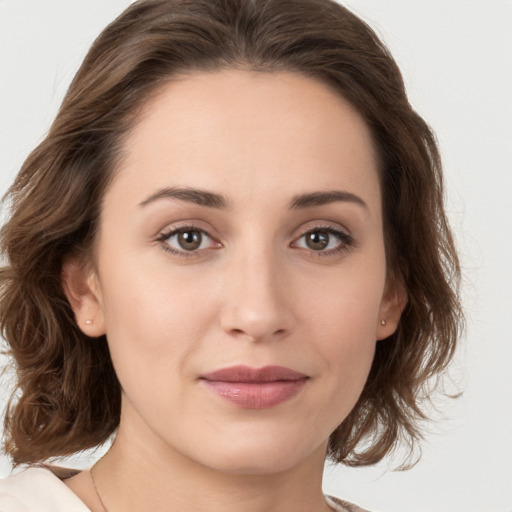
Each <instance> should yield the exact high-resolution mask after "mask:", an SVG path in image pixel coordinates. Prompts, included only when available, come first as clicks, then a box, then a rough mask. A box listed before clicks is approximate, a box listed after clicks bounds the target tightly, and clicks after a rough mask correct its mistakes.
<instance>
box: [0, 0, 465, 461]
mask: <svg viewBox="0 0 512 512" xmlns="http://www.w3.org/2000/svg"><path fill="white" fill-rule="evenodd" d="M225 68H245V69H251V70H256V71H261V72H271V71H275V70H288V71H293V72H298V73H301V74H303V75H306V76H311V77H315V78H316V79H320V80H322V81H323V82H324V83H326V84H328V85H330V86H331V87H334V88H335V90H337V91H338V92H339V94H341V95H342V96H344V97H345V98H346V99H347V100H348V101H350V102H351V103H352V105H353V106H355V108H356V109H357V110H358V111H359V112H360V113H361V114H362V116H363V117H364V119H365V120H366V122H367V124H368V125H369V127H370V128H371V130H372V132H373V136H374V139H375V144H376V147H377V150H378V153H379V156H380V160H381V183H382V196H383V215H384V225H385V228H384V229H385V240H386V252H387V260H388V268H389V270H390V273H391V274H392V275H394V276H395V277H396V278H398V279H400V280H402V281H403V283H404V285H405V288H406V290H407V294H408V305H407V307H406V309H405V311H404V312H403V315H402V318H401V321H400V325H399V327H398V330H397V331H396V333H395V334H394V335H393V336H391V337H390V338H389V339H387V340H385V341H381V342H379V343H378V344H377V348H376V354H375V359H374V362H373V366H372V369H371V372H370V375H369V378H368V381H367V383H366V385H365V387H364V390H363V392H362V394H361V397H360V399H359V401H358V403H357V405H356V406H355V408H354V409H353V411H352V412H351V413H350V414H349V416H348V417H347V418H346V419H345V421H343V423H342V424H341V425H340V426H339V427H338V428H337V429H336V430H335V432H334V433H333V434H332V435H331V438H330V443H329V452H328V455H329V456H330V458H331V459H332V460H334V461H336V462H342V463H345V464H349V465H366V464H373V463H376V462H377V461H379V460H380V459H382V458H383V457H384V456H385V455H386V454H387V453H388V452H390V451H391V450H392V449H393V448H394V447H395V446H396V445H397V443H398V442H399V441H403V442H405V443H407V444H408V445H409V446H411V447H412V446H415V445H416V441H418V439H420V438H421V434H420V428H419V423H420V420H421V419H423V418H424V417H425V415H424V413H423V410H422V407H421V406H422V399H423V398H424V397H428V395H429V392H430V391H431V389H430V388H431V386H430V383H432V381H433V380H435V379H432V377H435V376H437V375H440V374H441V373H442V372H443V370H444V369H445V367H446V365H447V364H448V362H449V361H450V359H451V357H452V355H453V352H454V349H455V345H456V341H457V339H458V335H459V330H460V326H461V321H462V315H461V311H460V306H459V302H458V298H457V289H458V281H459V264H458V260H457V255H456V252H455V249H454V244H453V240H452V236H451V233H450V230H449V227H448V224H447V220H446V217H445V213H444V210H443V190H442V175H441V165H440V159H439V154H438V150H437V147H436V143H435V139H434V136H433V134H432V132H431V131H430V129H429V127H428V126H427V125H426V123H425V122H424V121H423V119H422V118H421V117H419V116H418V115H417V114H416V113H415V112H414V111H413V109H412V108H411V106H410V104H409V102H408V100H407V97H406V93H405V90H404V84H403V81H402V77H401V74H400V71H399V69H398V67H397V66H396V64H395V62H394V60H393V59H392V57H391V56H390V54H389V52H388V50H387V49H386V47H385V46H384V45H383V44H382V43H381V42H380V41H379V39H378V38H377V36H376V35H375V34H374V32H373V31H372V30H371V29H370V28H369V27H368V26H367V25H366V24H365V23H364V22H363V21H361V20H360V19H359V18H357V17H356V16H354V15H353V14H352V13H351V12H350V11H348V10H347V9H345V8H344V7H342V6H340V5H339V4H337V3H336V2H334V1H333V0H141V1H138V2H135V3H133V4H132V5H131V6H130V7H129V8H128V9H127V10H126V11H125V12H124V13H123V14H122V15H121V16H120V17H119V18H118V19H117V20H115V21H114V22H113V23H112V24H110V25H109V26H108V27H107V28H106V29H105V30H104V31H103V33H102V34H101V35H100V36H99V37H98V39H97V40H96V41H95V43H94V44H93V46H92V48H91V50H90V51H89V53H88V55H87V56H86V58H85V60H84V62H83V64H82V66H81V68H80V70H79V71H78V73H77V75H76V76H75V78H74V80H73V82H72V84H71V86H70V88H69V91H68V93H67V95H66V97H65V99H64V101H63V104H62V106H61V108H60V111H59V113H58V115H57V117H56V119H55V121H54V123H53V125H52V126H51V128H50V131H49V133H48V135H47V137H46V138H45V140H44V141H43V142H42V143H41V144H40V145H39V146H38V147H37V148H36V149H35V150H34V151H33V152H32V153H31V155H30V156H29V157H28V159H27V160H26V162H25V163H24V165H23V167H22V169H21V170H20V172H19V175H18V176H17V179H16V181H15V183H14V184H13V185H12V187H11V188H10V190H9V192H8V193H7V195H6V199H7V200H8V201H9V202H10V207H11V215H10V218H9V221H8V222H7V223H6V224H5V226H4V227H3V229H2V231H1V242H0V243H1V252H2V254H3V256H4V257H5V260H6V261H5V266H4V267H3V268H2V269H1V270H0V323H1V329H2V332H3V335H4V338H5V340H6V341H7V343H8V345H9V352H10V354H11V355H12V357H13V359H14V360H15V362H16V369H17V379H18V381H17V384H18V387H17V392H16V393H15V395H14V398H13V399H12V400H11V402H10V405H9V408H8V410H7V413H6V417H5V430H6V443H5V448H6V451H7V453H9V454H10V456H11V457H12V459H13V461H14V462H15V463H22V462H36V461H41V460H44V459H47V458H49V457H53V456H61V455H68V454H71V453H74V452H77V451H80V450H84V449H86V448H90V447H93V446H96V445H98V444H100V443H102V442H104V441H105V440H106V439H107V438H108V436H109V435H110V434H112V433H113V432H114V431H115V429H116V428H117V426H118V423H119V415H120V403H121V390H120V385H119V382H118V380H117V378H116V375H115V372H114V368H113V366H112V363H111V360H110V356H109V352H108V346H107V343H106V340H105V339H103V340H98V341H95V342H91V339H89V338H87V336H85V335H84V334H83V333H82V332H81V330H80V329H79V328H78V326H77V324H76V322H75V320H74V315H73V312H72V310H71V307H70V305H69V303H68V301H67V300H66V298H65V295H64V293H63V290H62V284H61V271H62V264H63V261H64V259H65V258H66V257H67V256H69V255H70V254H72V253H76V252H77V251H81V252H83V253H84V254H88V252H90V249H91V245H92V242H93V240H94V237H95V232H96V228H97V226H98V219H99V213H100V209H101V201H102V197H103V194H104V192H105V189H106V187H107V186H108V183H109V179H111V177H112V173H113V171H114V170H115V168H116V162H118V160H119V158H120V157H121V151H122V146H123V140H124V138H125V136H126V135H127V133H128V132H129V130H130V128H131V127H132V126H133V125H134V123H135V122H136V120H137V115H138V113H140V110H141V108H142V107H143V106H144V105H145V104H146V102H147V101H148V99H149V98H150V97H151V96H152V95H153V94H154V93H155V92H157V90H158V88H159V87H160V86H161V85H162V84H163V83H165V82H166V81H168V80H170V79H172V77H173V76H176V74H178V73H185V72H190V71H194V70H203V71H209V70H219V69H225Z"/></svg>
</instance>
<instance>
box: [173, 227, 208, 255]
mask: <svg viewBox="0 0 512 512" xmlns="http://www.w3.org/2000/svg"><path fill="white" fill-rule="evenodd" d="M176 237H177V242H178V244H179V246H180V248H181V249H183V250H185V251H196V250H197V249H199V247H201V243H202V241H203V233H202V232H201V231H198V230H194V229H184V230H181V231H178V233H177V234H176Z"/></svg>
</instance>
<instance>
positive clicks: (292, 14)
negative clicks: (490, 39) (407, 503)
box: [0, 0, 460, 512]
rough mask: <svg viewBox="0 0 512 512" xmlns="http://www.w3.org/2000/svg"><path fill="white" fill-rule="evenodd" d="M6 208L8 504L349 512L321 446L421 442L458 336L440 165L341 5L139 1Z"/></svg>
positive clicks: (95, 52)
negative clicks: (12, 375) (326, 470)
mask: <svg viewBox="0 0 512 512" xmlns="http://www.w3.org/2000/svg"><path fill="white" fill-rule="evenodd" d="M7 198H8V199H9V200H10V201H11V215H10V218H9V220H8V222H7V223H6V225H5V226H4V228H3V231H2V239H1V243H2V250H3V253H4V256H5V257H6V261H7V263H6V266H5V267H4V268H3V269H2V271H1V274H0V282H1V299H0V319H1V323H2V329H3V334H4V337H5V339H6V340H7V343H8V344H9V348H10V352H11V354H12V356H13V358H14V360H15V361H16V364H17V367H18V390H19V391H18V393H17V395H16V397H15V399H13V401H12V403H11V407H10V409H9V411H8V414H7V415H6V419H5V427H6V433H7V440H6V451H7V452H8V453H9V454H10V456H11V457H12V459H13V461H14V462H15V463H16V464H26V463H28V464H31V465H32V467H31V468H30V469H28V470H27V471H25V472H23V473H21V474H20V475H19V476H16V477H12V478H10V479H7V480H5V481H4V482H2V483H0V504H1V506H2V507H3V508H2V509H1V510H2V511H4V510H6V511H11V510H27V509H28V510H30V509H31V507H32V509H38V510H41V509H44V510H83V511H85V510H92V511H108V512H115V511H117V510H125V511H128V510H148V509H154V510H160V509H161V510H169V509H171V510H172V509H179V510H182V511H187V510H223V511H229V510H237V511H244V510H247V511H249V510H250V511H259V510H265V511H273V510H276V511H280V512H283V511H284V512H286V511H292V510H293V511H312V510H315V511H323V510H326V511H327V510H341V511H346V510H354V511H357V510H360V509H358V507H356V506H355V505H351V504H349V503H346V502H343V501H341V500H337V499H335V498H329V497H324V496H323V494H322V489H321V480H322V471H323V466H324V461H325V458H326V456H327V457H329V458H330V459H331V460H333V461H335V462H338V463H343V464H348V465H354V466H358V465H369V464H374V463H376V462H378V461H379V460H381V459H382V458H383V457H384V456H386V454H388V453H389V452H390V451H392V450H393V449H394V448H395V447H396V446H397V444H398V443H399V442H405V443H406V444H408V445H409V446H410V447H411V449H413V448H414V446H415V443H416V441H417V440H418V439H419V438H420V431H419V426H418V422H419V420H420V419H423V418H424V414H423V412H422V409H421V407H420V406H421V400H422V398H423V397H424V396H425V395H427V394H428V391H429V382H431V381H432V378H433V377H435V376H438V375H439V374H440V373H441V372H442V371H443V369H444V368H445V367H446V365H447V364H448V362H449V360H450V359H451V357H452V354H453V351H454V348H455V344H456V340H457V335H458V326H459V322H460V310H459V304H458V300H457V282H458V275H459V268H458V261H457V256H456V253H455V250H454V247H453V242H452V238H451V234H450V230H449V227H448V225H447V222H446V218H445V214H444V211H443V203H442V176H441V169H440V162H439V156H438V152H437V148H436V145H435V142H434V138H433V135H432V133H431V132H430V130H429V128H428V127H427V125H426V124H425V122H424V121H423V120H422V119H421V118H420V117H419V116H418V115H417V114H416V113H415V112H414V111H413V110H412V109H411V107H410V105H409V103H408V102H407V98H406V94H405V91H404V87H403V82H402V79H401V76H400V72H399V70H398V69H397V67H396V64H395V63H394V61H393V60H392V58H391V56H390V55H389V53H388V52H387V50H386V49H385V47H384V46H383V45H382V43H381V42H380V41H379V40H378V39H377V38H376V36H375V34H374V33H373V32H372V31H371V30H370V29H369V28H368V27H367V26H366V25H365V24H364V23H363V22H362V21H361V20H359V19H358V18H356V17H355V16H354V15H352V14H351V13H350V12H348V11H347V10H346V9H344V8H343V7H341V6H339V5H338V4H336V3H335V2H333V1H331V0H293V1H286V2H284V1H282V0H263V1H258V2H254V1H250V0H214V1H212V0H199V1H185V0H175V1H169V0H142V1H139V2H135V3H134V4H133V5H132V6H131V7H130V8H129V9H127V11H125V13H123V14H122V15H121V16H120V17H119V18H118V19H117V20H116V21H114V22H113V23H112V24H111V25H110V26H109V27H107V29H106V30H105V31H104V32H103V33H102V34H101V35H100V37H99V38H98V39H97V41H96V42H95V43H94V45H93V47H92V48H91V50H90V52H89V54H88V55H87V57H86V58H85V61H84V63H83V64H82V67H81V68H80V70H79V72H78V74H77V75H76V77H75V79H74V81H73V83H72V85H71V87H70V89H69V91H68V94H67V96H66V98H65V100H64V102H63V105H62V107H61V109H60V112H59V114H58V116H57V118H56V120H55V122H54V124H53V126H52V128H51V130H50V132H49V134H48V136H47V138H46V139H45V140H44V141H43V142H42V143H41V145H40V146H38V148H36V149H35V151H34V152H33V153H32V154H31V155H30V156H29V158H28V159H27V161H26V162H25V164H24V166H23V168H22V169H21V171H20V173H19V175H18V177H17V180H16V182H15V183H14V185H13V186H12V188H11V190H10V191H9V193H8V196H7ZM112 434H115V441H114V443H113V445H112V448H111V449H110V450H109V451H108V453H107V454H106V455H105V456H104V457H103V458H102V459H101V460H100V461H99V462H98V463H97V464H96V465H95V466H94V467H93V468H91V469H90V470H89V471H82V472H78V473H76V474H74V473H72V472H69V471H68V472H64V473H63V472H62V471H59V470H58V469H56V468H48V467H34V465H35V464H41V463H43V462H44V461H47V459H49V458H51V457H56V456H62V455H69V454H72V453H75V452H77V451H81V450H84V449H87V448H90V447H93V446H97V445H99V444H101V443H103V442H105V441H106V440H107V439H108V438H109V437H110V436H111V435H112Z"/></svg>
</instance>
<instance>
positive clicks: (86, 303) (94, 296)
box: [61, 258, 105, 338]
mask: <svg viewBox="0 0 512 512" xmlns="http://www.w3.org/2000/svg"><path fill="white" fill-rule="evenodd" d="M61 279H62V288H63V290H64V293H65V295H66V297H67V299H68V301H69V304H70V305H71V308H72V309H73V312H74V314H75V320H76V322H77V325H78V327H79V328H80V330H81V331H82V332H83V333H84V334H86V335H87V336H90V337H92V338H96V337H99V336H103V335H104V334H105V320H104V315H103V305H102V298H101V293H100V288H99V285H98V280H97V277H96V274H95V273H94V271H92V270H91V268H90V266H89V265H86V264H85V263H84V262H83V261H81V260H80V259H78V258H68V259H67V260H66V261H65V262H64V264H63V265H62V273H61Z"/></svg>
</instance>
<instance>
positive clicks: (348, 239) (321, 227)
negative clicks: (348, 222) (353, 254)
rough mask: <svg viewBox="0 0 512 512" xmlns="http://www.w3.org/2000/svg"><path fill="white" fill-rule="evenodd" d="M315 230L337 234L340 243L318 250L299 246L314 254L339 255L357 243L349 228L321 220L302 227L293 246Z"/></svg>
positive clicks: (320, 255)
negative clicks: (331, 247) (327, 248)
mask: <svg viewBox="0 0 512 512" xmlns="http://www.w3.org/2000/svg"><path fill="white" fill-rule="evenodd" d="M315 231H326V232H327V233H329V234H332V235H334V236H336V237H337V238H338V239H339V240H340V244H339V245H338V246H337V247H335V248H333V249H329V250H318V251H315V250H314V249H308V248H305V247H299V248H300V249H302V250H304V251H307V252H309V253H310V254H312V255H314V256H319V257H322V256H325V257H328V256H338V255H339V254H340V253H343V252H346V251H348V250H350V249H352V248H353V247H354V246H355V245H356V242H355V240H354V238H353V236H352V235H351V234H350V233H349V232H348V230H347V229H344V228H342V227H341V226H339V225H336V226H334V225H332V224H328V223H325V222H323V223H322V222H319V223H317V224H313V225H309V226H304V227H302V228H301V230H300V234H299V235H298V236H297V237H296V238H295V239H294V241H293V242H292V244H291V245H292V247H296V246H295V245H294V244H296V243H297V242H298V240H300V239H301V238H302V237H304V236H305V235H307V234H309V233H314V232H315Z"/></svg>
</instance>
